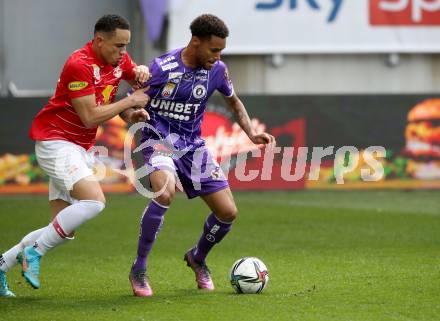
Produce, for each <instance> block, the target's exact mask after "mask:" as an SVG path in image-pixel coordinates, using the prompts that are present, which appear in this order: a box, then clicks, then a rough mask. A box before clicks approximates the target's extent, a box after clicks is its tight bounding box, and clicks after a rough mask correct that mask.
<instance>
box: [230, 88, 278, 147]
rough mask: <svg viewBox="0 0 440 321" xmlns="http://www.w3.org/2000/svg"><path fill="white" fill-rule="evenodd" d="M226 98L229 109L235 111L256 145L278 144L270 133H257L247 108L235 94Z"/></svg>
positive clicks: (239, 121)
mask: <svg viewBox="0 0 440 321" xmlns="http://www.w3.org/2000/svg"><path fill="white" fill-rule="evenodd" d="M224 98H225V100H226V103H227V104H228V106H229V108H230V109H231V110H232V111H233V113H234V115H235V119H236V121H237V123H238V124H239V125H240V127H241V129H243V131H244V132H245V133H246V135H248V137H249V139H250V140H251V141H252V142H253V143H254V144H266V145H273V146H274V145H275V144H276V141H275V137H274V136H272V135H270V134H268V133H256V132H255V131H254V129H253V128H252V123H251V119H250V118H249V115H248V113H247V111H246V108H245V107H244V105H243V103H242V102H241V100H240V98H238V96H237V95H236V94H235V93H234V94H233V95H232V96H231V97H224Z"/></svg>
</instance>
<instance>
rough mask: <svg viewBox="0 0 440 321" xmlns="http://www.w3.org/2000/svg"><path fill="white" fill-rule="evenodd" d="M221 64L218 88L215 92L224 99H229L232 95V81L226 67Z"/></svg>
mask: <svg viewBox="0 0 440 321" xmlns="http://www.w3.org/2000/svg"><path fill="white" fill-rule="evenodd" d="M220 63H221V69H220V75H219V86H218V87H217V90H218V91H219V92H220V93H221V94H222V95H224V96H226V97H231V96H232V95H234V85H233V84H232V80H231V78H230V77H229V72H228V67H227V66H226V65H225V64H224V63H223V62H220Z"/></svg>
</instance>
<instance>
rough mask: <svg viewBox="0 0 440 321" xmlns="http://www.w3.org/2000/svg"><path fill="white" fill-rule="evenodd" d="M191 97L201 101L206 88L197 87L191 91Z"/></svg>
mask: <svg viewBox="0 0 440 321" xmlns="http://www.w3.org/2000/svg"><path fill="white" fill-rule="evenodd" d="M193 96H194V98H197V99H202V98H204V97H205V96H206V88H205V86H203V85H197V86H195V87H194V89H193Z"/></svg>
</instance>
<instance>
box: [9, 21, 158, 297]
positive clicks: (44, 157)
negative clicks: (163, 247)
mask: <svg viewBox="0 0 440 321" xmlns="http://www.w3.org/2000/svg"><path fill="white" fill-rule="evenodd" d="M129 42H130V26H129V24H128V22H127V21H126V20H125V19H124V18H122V17H120V16H117V15H105V16H103V17H101V18H100V19H99V20H98V21H97V22H96V24H95V30H94V38H93V40H92V41H90V42H89V43H87V44H86V45H85V46H84V47H83V48H81V49H79V50H76V51H75V52H73V53H72V54H71V55H70V57H69V58H68V59H67V61H66V63H65V65H64V68H63V70H62V72H61V75H60V79H59V80H58V84H57V87H56V91H55V94H54V96H53V97H52V98H51V99H50V100H49V103H48V104H47V105H46V106H45V107H44V108H43V109H42V110H41V111H40V112H39V113H38V114H37V116H36V117H35V119H34V121H33V123H32V127H31V130H30V137H31V138H32V139H33V140H35V141H36V143H35V152H36V156H37V160H38V163H39V165H40V167H41V168H42V169H43V170H44V171H45V172H46V173H47V174H48V176H49V177H50V181H49V204H50V208H51V212H52V222H51V223H50V224H49V225H48V226H46V227H43V228H41V229H38V230H35V231H33V232H31V233H29V234H28V235H26V236H25V237H24V238H23V239H22V240H21V241H20V242H19V243H18V244H17V245H15V246H14V247H12V248H11V249H10V250H8V251H6V252H5V253H3V255H1V256H0V296H14V294H13V293H12V292H11V291H10V290H9V289H8V285H7V283H6V272H7V271H8V270H9V269H11V268H12V267H13V266H14V265H15V264H17V262H21V264H22V269H23V276H24V278H25V279H26V281H27V282H28V283H29V284H30V285H31V286H32V287H33V288H36V289H38V288H39V287H40V281H39V274H40V273H39V266H40V259H41V257H42V256H43V255H44V254H45V253H46V252H47V251H48V250H50V249H52V248H54V247H56V246H58V245H60V244H61V243H63V242H65V241H66V240H68V239H72V236H73V233H74V231H75V229H77V228H78V227H79V226H81V225H82V224H83V223H85V222H86V221H88V220H90V219H92V218H94V217H95V216H97V215H98V214H99V213H100V212H101V211H102V210H103V209H104V207H105V197H104V194H103V192H102V189H101V187H100V185H99V183H98V181H97V180H96V179H95V177H94V176H93V170H92V165H93V156H92V155H91V153H88V152H87V151H88V150H89V149H90V148H91V147H93V145H94V143H95V137H96V131H97V127H98V125H99V124H101V123H103V122H105V121H107V120H109V119H111V118H113V117H114V116H116V115H118V114H120V115H121V117H122V118H123V119H124V120H125V121H127V122H137V121H145V120H148V119H149V115H148V113H147V112H146V111H145V110H144V109H143V108H142V109H139V108H137V107H140V106H145V104H146V103H147V102H148V100H149V97H148V96H147V95H146V94H145V93H144V90H137V91H134V93H133V94H132V95H130V96H129V97H126V98H123V99H121V100H119V101H117V102H115V95H116V92H117V90H118V86H119V84H120V82H121V80H125V81H127V82H128V83H129V84H130V85H131V86H134V85H136V84H137V83H143V82H145V81H147V80H148V79H149V77H150V73H149V70H148V68H147V67H146V66H136V64H135V63H134V62H133V61H132V60H131V58H130V56H129V55H128V53H127V45H128V43H129Z"/></svg>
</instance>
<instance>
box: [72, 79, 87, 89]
mask: <svg viewBox="0 0 440 321" xmlns="http://www.w3.org/2000/svg"><path fill="white" fill-rule="evenodd" d="M88 85H89V83H88V82H87V81H72V82H70V83H69V85H68V88H69V90H70V91H78V90H81V89H84V88H86V87H87V86H88Z"/></svg>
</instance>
